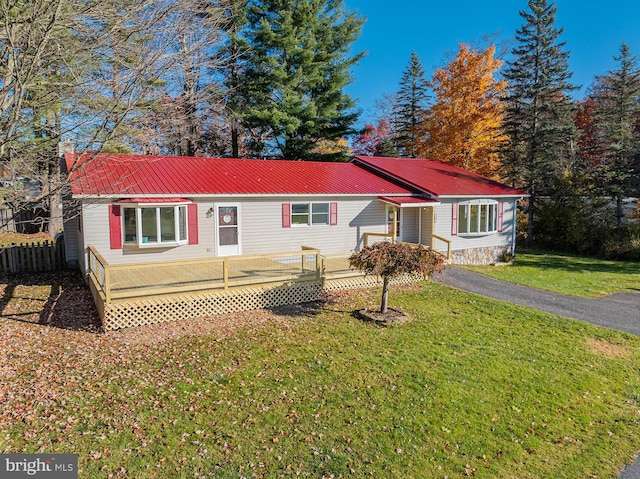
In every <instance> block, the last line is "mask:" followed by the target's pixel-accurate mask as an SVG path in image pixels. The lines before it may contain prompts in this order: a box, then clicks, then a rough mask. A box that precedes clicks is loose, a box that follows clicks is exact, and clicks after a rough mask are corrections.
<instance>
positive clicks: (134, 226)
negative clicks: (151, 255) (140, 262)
mask: <svg viewBox="0 0 640 479" xmlns="http://www.w3.org/2000/svg"><path fill="white" fill-rule="evenodd" d="M122 216H123V222H124V228H123V233H124V244H125V245H137V246H140V247H148V246H171V245H178V244H186V243H187V231H188V228H187V205H162V206H154V205H144V206H135V207H133V206H124V207H123V215H122Z"/></svg>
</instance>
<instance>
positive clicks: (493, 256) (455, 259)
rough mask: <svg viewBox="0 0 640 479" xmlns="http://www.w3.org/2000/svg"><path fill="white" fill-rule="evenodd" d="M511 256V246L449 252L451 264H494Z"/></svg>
mask: <svg viewBox="0 0 640 479" xmlns="http://www.w3.org/2000/svg"><path fill="white" fill-rule="evenodd" d="M510 255H511V246H510V245H509V246H488V247H486V248H473V249H461V250H456V251H452V252H451V264H479V265H480V264H495V263H500V262H502V261H505V258H508V257H509V256H510Z"/></svg>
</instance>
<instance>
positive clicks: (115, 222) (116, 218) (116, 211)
mask: <svg viewBox="0 0 640 479" xmlns="http://www.w3.org/2000/svg"><path fill="white" fill-rule="evenodd" d="M109 239H110V242H111V249H122V219H121V209H120V205H109Z"/></svg>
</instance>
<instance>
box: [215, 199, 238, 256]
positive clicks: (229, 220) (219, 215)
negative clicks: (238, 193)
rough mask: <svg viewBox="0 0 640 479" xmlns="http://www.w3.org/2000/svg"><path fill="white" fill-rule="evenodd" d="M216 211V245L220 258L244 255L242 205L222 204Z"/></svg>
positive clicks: (217, 206)
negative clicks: (241, 224)
mask: <svg viewBox="0 0 640 479" xmlns="http://www.w3.org/2000/svg"><path fill="white" fill-rule="evenodd" d="M215 210H216V244H217V247H218V256H233V255H237V254H242V248H241V245H240V238H241V235H240V205H238V204H227V203H220V204H216V205H215Z"/></svg>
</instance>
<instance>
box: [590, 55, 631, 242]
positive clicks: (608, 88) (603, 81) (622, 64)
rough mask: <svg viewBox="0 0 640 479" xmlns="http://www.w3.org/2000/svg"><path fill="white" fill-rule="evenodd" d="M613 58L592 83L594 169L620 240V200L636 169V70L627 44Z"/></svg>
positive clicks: (627, 191)
mask: <svg viewBox="0 0 640 479" xmlns="http://www.w3.org/2000/svg"><path fill="white" fill-rule="evenodd" d="M614 59H615V60H616V61H617V62H618V68H617V69H616V70H613V71H610V72H609V73H608V74H607V75H606V76H603V77H599V78H597V80H596V85H595V86H594V94H593V97H594V100H595V103H596V107H595V113H594V120H595V123H596V128H597V131H598V133H599V135H598V138H597V143H598V146H599V148H598V149H599V151H600V152H601V153H602V160H601V164H600V166H599V167H598V168H597V169H596V174H597V176H598V179H599V182H600V184H601V187H602V191H603V193H604V194H605V195H607V196H611V197H612V198H614V199H615V202H616V230H617V234H618V240H620V241H621V240H622V231H623V230H622V219H623V216H624V214H623V210H622V200H623V199H624V197H625V196H626V195H627V194H629V193H630V188H631V187H632V185H633V183H634V180H635V181H637V180H638V171H637V170H634V157H635V156H636V155H638V154H639V153H640V132H639V131H638V126H637V124H638V123H637V122H638V113H639V112H640V69H639V68H638V62H637V58H636V57H635V56H634V55H633V54H632V53H631V51H630V49H629V46H628V45H626V44H624V43H623V44H622V46H621V47H620V54H619V55H618V56H616V57H614Z"/></svg>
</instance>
